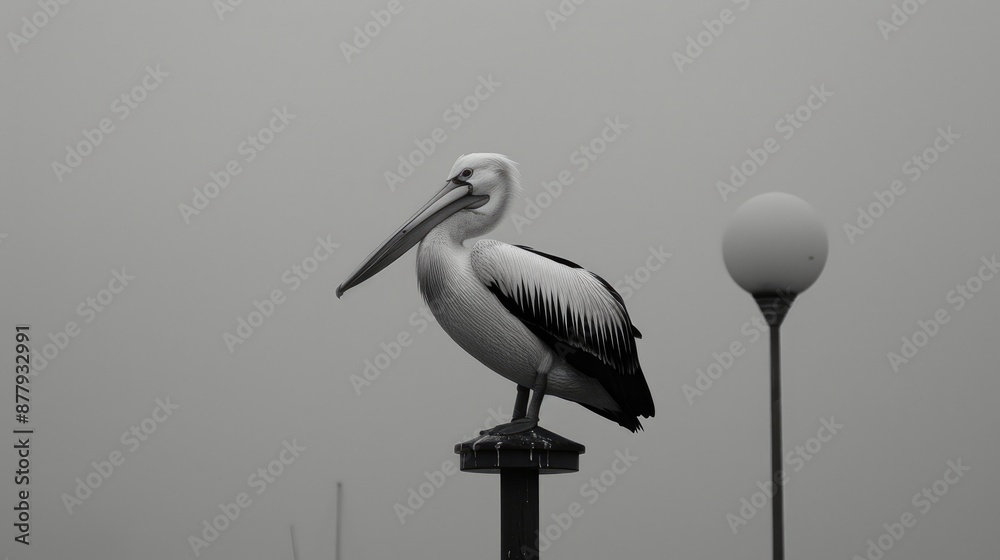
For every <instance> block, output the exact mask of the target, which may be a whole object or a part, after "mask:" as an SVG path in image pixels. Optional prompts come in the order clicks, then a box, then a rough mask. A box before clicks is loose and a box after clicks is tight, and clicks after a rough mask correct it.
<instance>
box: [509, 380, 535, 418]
mask: <svg viewBox="0 0 1000 560" xmlns="http://www.w3.org/2000/svg"><path fill="white" fill-rule="evenodd" d="M530 392H531V389H528V388H527V387H522V386H521V385H518V386H517V399H516V400H515V401H514V414H512V415H511V417H510V419H511V421H514V420H520V419H521V418H524V414H525V412H526V411H527V410H528V393H530Z"/></svg>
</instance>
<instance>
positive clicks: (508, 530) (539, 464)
mask: <svg viewBox="0 0 1000 560" xmlns="http://www.w3.org/2000/svg"><path fill="white" fill-rule="evenodd" d="M584 451H585V448H584V446H583V445H580V444H579V443H576V442H575V441H570V440H568V439H566V438H564V437H562V436H560V435H557V434H554V433H552V432H550V431H548V430H546V429H545V428H541V427H537V428H534V429H532V430H529V431H527V432H524V433H520V434H513V435H508V436H502V435H497V436H493V435H486V436H481V437H478V438H476V439H472V440H469V441H467V442H465V443H460V444H458V445H456V446H455V453H458V455H459V457H460V459H461V461H460V465H461V469H462V471H465V472H478V473H490V474H498V473H499V474H500V558H501V560H537V558H538V557H539V551H538V528H539V526H538V475H539V474H557V473H569V472H577V471H578V470H580V455H581V454H583V453H584Z"/></svg>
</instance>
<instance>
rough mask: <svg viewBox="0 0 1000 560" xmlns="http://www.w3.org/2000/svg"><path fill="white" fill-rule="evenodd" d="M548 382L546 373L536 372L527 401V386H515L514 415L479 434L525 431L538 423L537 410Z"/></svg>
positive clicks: (503, 433) (539, 407) (540, 406)
mask: <svg viewBox="0 0 1000 560" xmlns="http://www.w3.org/2000/svg"><path fill="white" fill-rule="evenodd" d="M547 384H548V373H541V372H540V373H538V375H537V376H536V377H535V390H534V392H533V393H532V394H531V402H530V403H527V405H528V408H527V411H525V409H524V405H525V401H526V400H527V399H528V388H527V387H521V386H520V385H518V386H517V402H516V403H515V404H514V417H513V418H512V419H511V421H510V422H508V423H507V424H500V425H499V426H497V427H495V428H493V429H492V430H485V431H483V432H480V434H481V435H492V436H497V435H510V434H519V433H521V432H527V431H528V430H531V429H533V428H534V427H535V426H537V425H538V412H539V410H541V408H542V397H544V396H545V386H546V385H547Z"/></svg>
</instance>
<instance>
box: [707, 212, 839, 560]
mask: <svg viewBox="0 0 1000 560" xmlns="http://www.w3.org/2000/svg"><path fill="white" fill-rule="evenodd" d="M828 248H829V244H828V241H827V236H826V228H825V227H824V226H823V223H822V222H821V220H820V218H819V215H818V214H817V213H816V211H815V210H813V208H812V207H811V206H809V204H807V203H806V202H805V201H803V200H802V199H800V198H798V197H796V196H792V195H790V194H785V193H777V192H773V193H767V194H762V195H759V196H756V197H754V198H752V199H750V200H748V201H746V202H745V203H744V204H743V205H742V206H740V207H739V208H738V209H737V210H736V212H735V213H734V214H733V216H732V218H731V219H730V221H729V225H728V226H727V227H726V231H725V233H724V234H723V236H722V258H723V260H724V261H725V263H726V269H727V270H728V271H729V275H730V276H732V277H733V280H735V281H736V283H737V284H738V285H739V286H740V287H741V288H743V289H744V290H746V291H748V292H750V294H751V295H752V296H753V298H754V300H755V301H756V302H757V306H758V307H760V311H761V313H763V315H764V319H765V321H767V324H768V327H769V328H770V331H771V332H770V335H771V484H772V487H773V488H774V497H773V499H772V508H771V520H772V521H771V523H772V537H771V538H772V541H771V542H772V551H773V558H774V560H784V558H785V520H784V507H785V506H784V493H783V491H782V486H783V485H784V482H785V481H784V471H783V470H782V454H781V335H780V331H781V323H782V321H784V319H785V315H786V314H787V313H788V310H789V308H791V305H792V302H793V301H795V298H796V297H797V296H798V295H799V294H801V293H802V292H803V291H805V290H806V289H807V288H808V287H809V286H811V285H812V284H813V282H815V281H816V279H817V278H819V275H820V273H821V272H822V271H823V266H824V265H825V264H826V256H827V251H828Z"/></svg>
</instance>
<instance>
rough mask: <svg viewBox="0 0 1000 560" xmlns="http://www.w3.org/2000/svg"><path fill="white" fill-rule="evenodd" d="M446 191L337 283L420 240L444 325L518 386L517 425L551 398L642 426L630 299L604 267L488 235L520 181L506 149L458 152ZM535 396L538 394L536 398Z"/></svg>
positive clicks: (423, 285)
mask: <svg viewBox="0 0 1000 560" xmlns="http://www.w3.org/2000/svg"><path fill="white" fill-rule="evenodd" d="M448 177H449V179H448V180H447V182H446V183H445V185H444V188H442V189H441V190H440V191H438V193H437V194H435V195H434V197H433V198H431V200H430V201H428V202H427V204H425V205H424V206H423V207H422V208H421V209H420V210H418V211H417V213H416V214H414V215H413V216H412V217H411V218H410V219H409V220H407V221H406V222H405V223H404V224H403V225H402V226H401V227H400V228H399V229H398V230H396V232H395V233H393V234H392V235H391V236H390V237H389V238H388V239H386V240H385V241H384V242H383V243H382V244H381V245H380V246H379V247H378V248H377V249H375V251H373V252H372V253H371V254H370V255H369V256H368V258H366V259H365V261H364V262H362V263H361V265H359V266H358V268H357V269H355V270H354V272H353V273H351V275H350V276H349V277H348V278H347V280H345V281H344V283H343V284H341V285H340V286H339V287H338V288H337V297H338V298H340V297H341V296H342V295H343V294H344V292H346V291H347V290H349V289H351V288H353V287H354V286H357V285H358V284H361V283H362V282H364V281H365V280H367V279H369V278H371V277H372V276H374V275H375V274H377V273H378V272H379V271H381V270H382V269H384V268H385V267H387V266H389V265H390V264H391V263H392V262H393V261H395V260H396V259H398V258H399V257H400V256H401V255H403V254H404V253H406V252H407V251H409V250H410V248H412V247H413V246H414V245H416V244H417V243H418V242H419V244H420V246H419V247H418V249H417V282H418V284H419V287H420V293H421V295H422V296H423V298H424V300H425V301H426V302H427V305H428V307H430V309H431V312H432V313H433V314H434V317H435V318H436V319H437V321H438V323H440V325H441V327H442V328H443V329H444V330H445V332H447V333H448V335H449V336H451V338H452V339H454V340H455V342H457V343H458V345H459V346H461V347H462V348H463V349H464V350H465V351H466V352H468V353H469V354H471V355H472V356H473V357H475V358H476V359H477V360H479V361H480V362H482V363H483V364H484V365H485V366H487V367H488V368H490V369H491V370H493V371H495V372H496V373H498V374H500V375H501V376H503V377H505V378H506V379H508V380H510V381H513V382H514V383H516V384H517V398H516V400H515V403H514V413H513V415H512V417H511V422H509V423H506V424H501V425H499V426H497V427H495V428H493V429H492V430H489V431H488V432H484V433H489V434H493V435H497V434H504V435H506V434H516V433H521V432H525V431H528V430H531V429H533V428H534V427H535V426H537V425H538V414H539V410H540V409H541V405H542V398H543V397H544V396H545V395H553V396H556V397H560V398H563V399H566V400H569V401H573V402H576V403H579V404H581V405H583V406H584V407H586V408H588V409H590V410H591V411H593V412H595V413H597V414H600V415H601V416H603V417H605V418H608V419H609V420H613V421H615V422H617V423H618V424H619V425H621V426H623V427H625V428H627V429H629V430H631V431H632V432H635V431H636V430H640V429H642V424H640V423H639V417H640V416H642V417H643V418H649V417H651V416H653V397H652V395H651V394H650V392H649V386H648V385H647V384H646V378H645V377H644V376H643V374H642V368H641V367H640V366H639V359H638V355H637V353H636V345H635V339H637V338H642V334H641V333H640V332H639V330H638V329H636V328H635V327H634V326H633V325H632V321H631V320H630V319H629V315H628V311H627V310H626V309H625V302H624V301H623V300H622V297H621V295H620V294H618V292H616V291H615V289H614V288H613V287H612V286H611V284H609V283H608V282H606V281H605V280H604V279H603V278H601V277H600V276H598V275H596V274H594V273H592V272H588V271H587V270H584V269H583V268H582V267H580V265H578V264H576V263H573V262H570V261H568V260H566V259H563V258H560V257H556V256H553V255H549V254H546V253H543V252H541V251H537V250H535V249H532V248H530V247H524V246H518V245H508V244H506V243H502V242H500V241H494V240H492V239H481V240H479V241H477V242H476V243H475V244H474V245H472V246H471V247H469V246H467V245H466V243H465V242H466V241H467V240H469V239H471V238H475V237H480V236H482V235H484V234H486V233H488V232H490V231H492V230H493V229H494V228H496V227H497V225H499V224H500V223H501V221H503V219H504V217H505V216H506V215H507V213H508V212H509V211H510V209H511V205H512V203H513V202H514V198H515V195H516V194H518V193H519V190H520V174H519V172H518V170H517V166H516V164H515V163H514V162H513V161H511V160H510V159H509V158H507V157H506V156H503V155H500V154H466V155H463V156H461V157H460V158H458V160H457V161H456V162H455V165H454V166H453V167H452V169H451V172H450V173H449V174H448ZM529 393H531V395H530V397H531V400H530V402H529V400H528V398H529Z"/></svg>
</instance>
